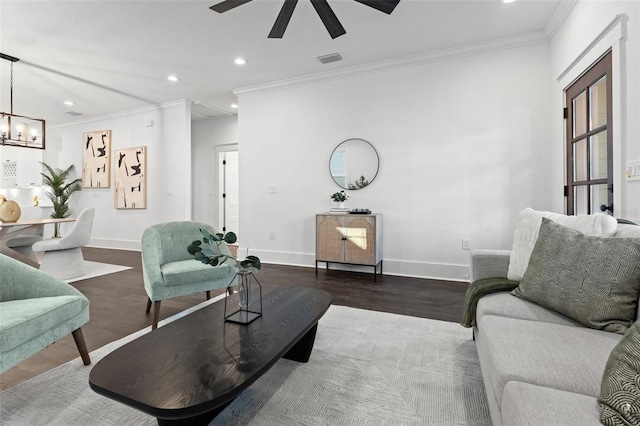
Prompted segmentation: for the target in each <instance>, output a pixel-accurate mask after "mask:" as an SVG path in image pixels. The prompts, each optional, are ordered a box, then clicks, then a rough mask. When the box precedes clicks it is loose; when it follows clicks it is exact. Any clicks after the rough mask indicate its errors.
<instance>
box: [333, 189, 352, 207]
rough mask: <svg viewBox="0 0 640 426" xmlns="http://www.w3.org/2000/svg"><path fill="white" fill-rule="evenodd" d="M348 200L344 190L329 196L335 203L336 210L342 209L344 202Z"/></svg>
mask: <svg viewBox="0 0 640 426" xmlns="http://www.w3.org/2000/svg"><path fill="white" fill-rule="evenodd" d="M348 198H349V196H348V195H347V193H346V192H344V190H343V191H338V192H334V193H333V194H331V199H332V200H333V201H335V203H336V207H337V208H338V209H344V202H345V201H347V199H348Z"/></svg>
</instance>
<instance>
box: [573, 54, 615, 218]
mask: <svg viewBox="0 0 640 426" xmlns="http://www.w3.org/2000/svg"><path fill="white" fill-rule="evenodd" d="M610 77H611V52H609V53H608V54H606V55H605V56H604V57H603V58H602V59H600V60H599V61H598V62H597V63H596V64H594V65H593V66H592V67H590V68H589V69H588V70H587V71H586V72H585V73H584V74H583V75H582V76H581V77H580V78H579V79H578V80H576V81H575V82H574V83H573V84H572V85H571V86H569V87H568V88H567V89H566V90H565V93H566V97H567V100H566V105H567V137H566V141H567V151H566V152H567V188H566V191H565V194H566V196H567V203H566V208H567V214H576V215H578V214H593V213H597V212H599V211H601V210H602V211H608V212H609V213H610V214H613V170H612V169H613V167H612V164H613V158H612V157H613V155H612V152H613V148H612V146H613V140H612V137H611V133H612V132H611V125H610V123H611V105H612V102H611V78H610Z"/></svg>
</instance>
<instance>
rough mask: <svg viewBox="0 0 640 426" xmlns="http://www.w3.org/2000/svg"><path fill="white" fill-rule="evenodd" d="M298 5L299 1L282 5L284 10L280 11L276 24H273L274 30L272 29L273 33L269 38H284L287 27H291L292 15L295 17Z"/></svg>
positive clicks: (286, 1)
mask: <svg viewBox="0 0 640 426" xmlns="http://www.w3.org/2000/svg"><path fill="white" fill-rule="evenodd" d="M297 4H298V0H285V1H284V4H283V5H282V9H280V13H279V14H278V17H277V18H276V22H275V24H273V28H271V32H270V33H269V37H268V38H282V36H283V35H284V32H285V30H286V29H287V25H289V21H290V20H291V15H293V11H294V9H295V8H296V5H297Z"/></svg>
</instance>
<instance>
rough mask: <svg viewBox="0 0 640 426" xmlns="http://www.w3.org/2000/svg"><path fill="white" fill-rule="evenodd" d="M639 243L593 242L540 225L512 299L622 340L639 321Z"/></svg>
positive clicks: (598, 239)
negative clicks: (538, 307)
mask: <svg viewBox="0 0 640 426" xmlns="http://www.w3.org/2000/svg"><path fill="white" fill-rule="evenodd" d="M639 291H640V238H609V237H592V236H588V235H584V234H582V233H581V232H578V231H575V230H573V229H570V228H567V227H565V226H562V225H558V224H557V223H555V222H553V221H551V220H549V219H547V218H543V219H542V224H541V225H540V233H539V235H538V240H537V242H536V245H535V246H534V248H533V252H532V253H531V258H530V259H529V265H528V266H527V270H526V271H525V273H524V276H523V277H522V281H521V282H520V285H519V286H518V287H517V288H515V289H514V290H513V291H512V292H511V294H513V295H514V296H518V297H520V298H523V299H527V300H529V301H532V302H535V303H537V304H539V305H542V306H544V307H546V308H549V309H552V310H554V311H556V312H560V313H561V314H564V315H566V316H568V317H570V318H573V319H574V320H576V321H578V322H580V323H581V324H583V325H585V326H587V327H591V328H595V329H598V330H605V331H611V332H614V333H618V334H624V333H625V332H626V331H627V330H628V328H629V327H630V326H631V324H632V323H633V322H634V321H635V319H636V309H637V305H638V293H639Z"/></svg>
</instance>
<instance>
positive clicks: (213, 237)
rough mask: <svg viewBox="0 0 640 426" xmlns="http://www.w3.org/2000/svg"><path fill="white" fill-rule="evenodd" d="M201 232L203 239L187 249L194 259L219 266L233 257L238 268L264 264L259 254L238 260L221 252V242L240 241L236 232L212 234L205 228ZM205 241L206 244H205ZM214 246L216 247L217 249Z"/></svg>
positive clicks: (258, 267)
mask: <svg viewBox="0 0 640 426" xmlns="http://www.w3.org/2000/svg"><path fill="white" fill-rule="evenodd" d="M200 232H201V233H202V240H195V241H194V242H192V243H191V244H189V245H188V246H187V251H188V252H189V254H190V255H192V256H193V258H194V259H196V260H199V261H200V262H202V263H204V264H205V265H211V266H218V265H220V264H222V263H224V262H226V260H227V259H233V260H234V261H235V262H236V265H237V267H238V268H255V269H260V267H261V266H262V264H261V263H260V259H259V258H258V257H257V256H247V258H246V259H244V260H241V261H238V259H236V258H235V257H233V256H231V255H228V254H222V253H221V252H220V245H221V244H224V243H226V244H233V243H235V242H236V241H238V237H237V236H236V234H235V232H231V231H230V232H227V233H226V234H222V233H217V234H211V233H210V232H209V231H207V230H205V229H200ZM203 243H204V244H205V246H203ZM212 247H215V249H214V248H212Z"/></svg>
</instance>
